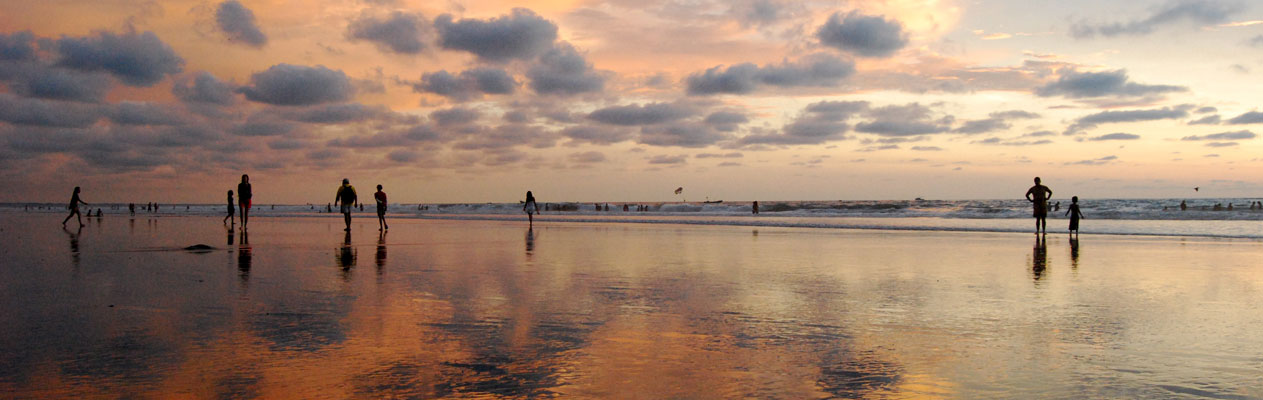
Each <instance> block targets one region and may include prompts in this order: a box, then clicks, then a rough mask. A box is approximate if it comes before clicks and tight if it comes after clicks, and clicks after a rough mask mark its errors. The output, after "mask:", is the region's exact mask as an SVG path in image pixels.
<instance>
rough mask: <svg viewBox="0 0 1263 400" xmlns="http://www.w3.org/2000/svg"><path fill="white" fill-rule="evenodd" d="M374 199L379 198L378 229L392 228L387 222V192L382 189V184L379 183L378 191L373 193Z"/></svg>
mask: <svg viewBox="0 0 1263 400" xmlns="http://www.w3.org/2000/svg"><path fill="white" fill-rule="evenodd" d="M373 199H374V200H377V230H379V231H381V230H386V229H390V225H389V224H387V223H386V204H387V202H386V192H383V191H382V185H377V193H373Z"/></svg>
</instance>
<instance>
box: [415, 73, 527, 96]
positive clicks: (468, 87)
mask: <svg viewBox="0 0 1263 400" xmlns="http://www.w3.org/2000/svg"><path fill="white" fill-rule="evenodd" d="M517 86H518V82H517V81H516V80H514V79H513V76H511V75H509V73H508V72H506V71H505V70H503V69H499V68H474V69H469V70H465V71H461V73H460V75H452V74H450V73H448V72H447V71H438V72H432V73H427V74H424V75H421V82H418V83H415V84H413V85H412V89H413V91H416V92H420V93H434V94H437V95H440V96H443V97H447V98H449V99H453V100H457V101H462V100H468V99H471V98H477V97H479V96H481V95H482V94H512V93H513V92H514V91H515V90H516V89H517Z"/></svg>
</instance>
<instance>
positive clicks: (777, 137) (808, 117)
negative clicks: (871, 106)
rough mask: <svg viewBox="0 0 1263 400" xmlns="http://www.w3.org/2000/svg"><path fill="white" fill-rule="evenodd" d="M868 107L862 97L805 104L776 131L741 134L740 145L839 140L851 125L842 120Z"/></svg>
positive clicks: (810, 142)
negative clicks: (858, 99)
mask: <svg viewBox="0 0 1263 400" xmlns="http://www.w3.org/2000/svg"><path fill="white" fill-rule="evenodd" d="M867 109H868V102H864V101H822V102H818V103H812V104H809V105H807V107H806V108H804V109H803V112H802V113H801V114H799V115H798V117H797V118H795V119H794V121H793V122H790V123H789V124H786V125H785V126H784V127H782V128H781V132H780V133H766V134H752V135H747V136H745V137H742V138H741V140H740V141H739V143H740V144H742V145H751V144H785V145H792V144H818V143H824V142H826V141H830V140H842V139H845V138H846V137H845V136H843V135H842V134H844V133H846V132H847V131H848V130H850V129H851V126H850V125H848V124H847V123H846V122H847V120H849V119H851V118H852V117H853V116H855V115H857V114H859V113H861V112H863V111H865V110H867Z"/></svg>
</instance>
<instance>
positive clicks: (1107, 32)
mask: <svg viewBox="0 0 1263 400" xmlns="http://www.w3.org/2000/svg"><path fill="white" fill-rule="evenodd" d="M1238 11H1241V6H1240V5H1239V4H1236V3H1230V2H1226V1H1213V0H1181V1H1174V2H1170V3H1167V4H1166V5H1165V6H1164V7H1163V8H1160V9H1157V10H1155V11H1154V12H1153V14H1152V15H1149V16H1148V17H1145V18H1143V19H1137V20H1132V21H1128V22H1115V23H1108V24H1090V23H1085V22H1080V23H1076V24H1074V26H1072V27H1071V28H1070V35H1071V36H1073V37H1075V38H1078V39H1086V38H1092V37H1095V36H1096V35H1098V34H1099V35H1101V36H1105V37H1114V36H1123V35H1133V36H1135V35H1146V34H1149V33H1152V32H1153V31H1154V30H1155V29H1157V28H1159V27H1163V26H1166V25H1173V24H1176V23H1179V22H1187V23H1188V24H1190V25H1192V26H1194V27H1204V26H1210V25H1217V24H1220V23H1222V22H1224V21H1227V20H1228V18H1229V17H1230V16H1231V15H1232V14H1235V13H1237V12H1238Z"/></svg>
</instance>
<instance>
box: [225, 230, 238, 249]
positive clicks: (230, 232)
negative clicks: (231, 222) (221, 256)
mask: <svg viewBox="0 0 1263 400" xmlns="http://www.w3.org/2000/svg"><path fill="white" fill-rule="evenodd" d="M227 230H228V245H229V246H232V242H233V239H235V238H236V236H237V230H236V229H232V228H231V227H230V228H228V229H227Z"/></svg>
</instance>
